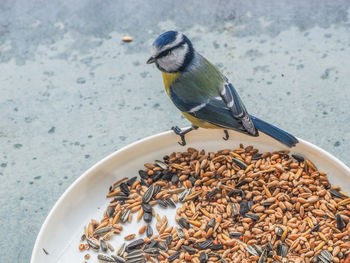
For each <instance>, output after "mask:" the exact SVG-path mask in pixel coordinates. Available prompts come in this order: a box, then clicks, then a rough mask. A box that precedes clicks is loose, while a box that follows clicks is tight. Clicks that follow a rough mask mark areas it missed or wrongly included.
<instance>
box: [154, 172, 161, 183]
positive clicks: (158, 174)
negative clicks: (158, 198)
mask: <svg viewBox="0 0 350 263" xmlns="http://www.w3.org/2000/svg"><path fill="white" fill-rule="evenodd" d="M162 176H163V173H162V172H161V171H156V172H155V173H154V174H153V175H152V181H153V182H157V181H159V180H160V179H161V178H162Z"/></svg>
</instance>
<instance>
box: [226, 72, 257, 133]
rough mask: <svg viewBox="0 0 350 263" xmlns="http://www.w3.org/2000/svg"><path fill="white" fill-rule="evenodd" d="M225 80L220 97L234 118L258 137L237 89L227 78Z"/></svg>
mask: <svg viewBox="0 0 350 263" xmlns="http://www.w3.org/2000/svg"><path fill="white" fill-rule="evenodd" d="M223 78H224V83H223V86H222V88H221V91H220V96H221V98H222V100H223V101H224V102H225V104H226V106H227V108H228V109H229V110H230V112H231V114H232V116H233V117H235V118H237V119H239V120H240V121H241V122H242V125H243V126H244V128H245V129H246V130H247V132H248V133H250V134H252V135H258V131H257V129H255V126H254V124H253V121H252V120H251V118H250V116H249V114H248V111H247V110H246V108H245V106H244V104H243V102H242V100H241V98H240V97H239V95H238V93H237V91H236V89H235V88H234V87H233V85H232V84H231V83H229V82H228V80H227V78H226V77H223Z"/></svg>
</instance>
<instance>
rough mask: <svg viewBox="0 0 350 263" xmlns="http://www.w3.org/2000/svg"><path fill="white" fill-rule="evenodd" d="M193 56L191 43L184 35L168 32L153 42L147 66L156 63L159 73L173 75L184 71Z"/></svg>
mask: <svg viewBox="0 0 350 263" xmlns="http://www.w3.org/2000/svg"><path fill="white" fill-rule="evenodd" d="M193 55H194V49H193V47H192V43H191V41H190V40H189V39H188V38H187V37H186V36H185V35H184V34H182V33H179V32H176V31H168V32H165V33H163V34H161V35H160V36H159V37H157V38H156V40H155V41H154V42H153V50H152V56H151V57H150V58H149V59H148V60H147V64H151V63H156V65H157V67H158V69H159V70H160V71H163V72H167V73H175V72H180V71H184V70H185V68H186V66H187V65H188V64H189V63H190V62H191V60H192V59H193Z"/></svg>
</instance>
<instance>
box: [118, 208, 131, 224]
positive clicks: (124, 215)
mask: <svg viewBox="0 0 350 263" xmlns="http://www.w3.org/2000/svg"><path fill="white" fill-rule="evenodd" d="M129 214H130V209H127V210H125V211H124V213H123V214H122V216H121V217H120V221H121V222H122V223H125V222H126V221H127V220H128V217H129Z"/></svg>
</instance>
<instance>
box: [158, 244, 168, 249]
mask: <svg viewBox="0 0 350 263" xmlns="http://www.w3.org/2000/svg"><path fill="white" fill-rule="evenodd" d="M158 247H159V249H161V250H165V251H167V250H168V245H167V244H166V243H165V242H158Z"/></svg>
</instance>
